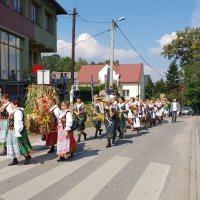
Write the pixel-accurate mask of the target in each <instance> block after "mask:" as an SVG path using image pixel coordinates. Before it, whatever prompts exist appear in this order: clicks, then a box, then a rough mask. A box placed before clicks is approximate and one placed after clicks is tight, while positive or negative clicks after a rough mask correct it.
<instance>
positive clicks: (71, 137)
mask: <svg viewBox="0 0 200 200" xmlns="http://www.w3.org/2000/svg"><path fill="white" fill-rule="evenodd" d="M69 140H70V147H69V151H70V153H73V152H74V151H75V150H76V146H77V143H76V140H75V138H74V133H73V132H72V133H70V134H69Z"/></svg>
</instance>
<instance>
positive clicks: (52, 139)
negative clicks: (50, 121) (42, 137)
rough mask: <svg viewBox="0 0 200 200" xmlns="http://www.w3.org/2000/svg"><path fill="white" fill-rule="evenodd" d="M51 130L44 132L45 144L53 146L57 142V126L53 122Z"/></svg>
mask: <svg viewBox="0 0 200 200" xmlns="http://www.w3.org/2000/svg"><path fill="white" fill-rule="evenodd" d="M54 127H55V128H53V130H51V131H50V132H49V133H47V134H46V146H54V145H56V144H57V137H58V128H57V124H55V126H54Z"/></svg>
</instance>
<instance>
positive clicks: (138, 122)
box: [133, 110, 141, 135]
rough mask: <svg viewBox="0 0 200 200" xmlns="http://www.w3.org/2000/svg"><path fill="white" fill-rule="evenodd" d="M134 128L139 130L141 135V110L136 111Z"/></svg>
mask: <svg viewBox="0 0 200 200" xmlns="http://www.w3.org/2000/svg"><path fill="white" fill-rule="evenodd" d="M133 130H134V131H137V134H138V135H141V133H140V130H141V123H140V118H139V111H138V110H135V112H134V119H133Z"/></svg>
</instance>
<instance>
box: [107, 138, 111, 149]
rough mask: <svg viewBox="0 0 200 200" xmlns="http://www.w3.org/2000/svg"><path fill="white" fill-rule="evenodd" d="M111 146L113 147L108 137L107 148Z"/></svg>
mask: <svg viewBox="0 0 200 200" xmlns="http://www.w3.org/2000/svg"><path fill="white" fill-rule="evenodd" d="M109 147H111V142H110V139H108V144H107V145H106V148H109Z"/></svg>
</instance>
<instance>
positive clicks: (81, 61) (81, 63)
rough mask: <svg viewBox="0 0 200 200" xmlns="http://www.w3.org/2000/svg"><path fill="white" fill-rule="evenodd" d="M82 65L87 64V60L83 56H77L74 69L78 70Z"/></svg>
mask: <svg viewBox="0 0 200 200" xmlns="http://www.w3.org/2000/svg"><path fill="white" fill-rule="evenodd" d="M82 65H88V62H87V61H86V60H85V59H83V58H79V59H78V61H77V62H76V65H75V68H74V71H79V70H80V68H81V66H82Z"/></svg>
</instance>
